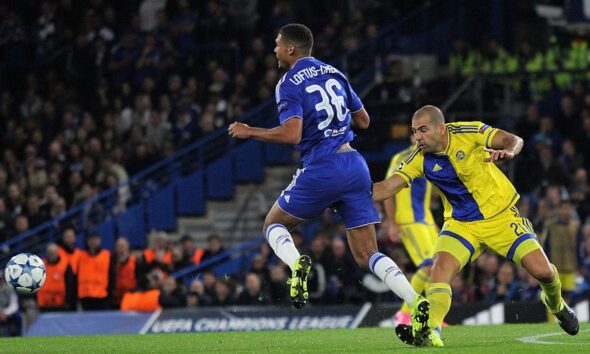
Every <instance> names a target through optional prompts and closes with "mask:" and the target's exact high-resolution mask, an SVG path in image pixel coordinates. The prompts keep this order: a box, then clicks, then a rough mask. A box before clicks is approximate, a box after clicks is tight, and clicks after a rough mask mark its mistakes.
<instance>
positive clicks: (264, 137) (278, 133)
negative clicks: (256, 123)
mask: <svg viewBox="0 0 590 354" xmlns="http://www.w3.org/2000/svg"><path fill="white" fill-rule="evenodd" d="M302 130H303V120H302V119H300V118H299V117H293V118H291V119H288V120H286V121H285V122H284V123H283V124H282V125H279V126H278V127H274V128H270V129H266V128H257V127H251V126H249V125H248V124H245V123H241V122H234V123H232V124H231V125H230V126H229V128H228V130H227V131H228V133H229V136H231V137H232V138H238V139H249V138H253V139H256V140H260V141H264V142H267V143H275V144H291V145H295V144H299V142H300V141H301V132H302Z"/></svg>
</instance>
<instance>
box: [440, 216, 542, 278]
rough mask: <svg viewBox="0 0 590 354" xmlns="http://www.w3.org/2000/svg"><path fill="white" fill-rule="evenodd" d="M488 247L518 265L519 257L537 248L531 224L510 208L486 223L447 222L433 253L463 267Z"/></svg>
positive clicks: (485, 221) (480, 221)
mask: <svg viewBox="0 0 590 354" xmlns="http://www.w3.org/2000/svg"><path fill="white" fill-rule="evenodd" d="M486 248H490V249H491V250H493V251H494V252H496V253H498V254H499V255H501V256H504V257H506V258H507V259H508V260H510V261H513V262H514V263H516V264H519V265H520V262H521V259H522V257H524V256H525V255H527V254H529V253H530V252H532V251H534V250H536V249H539V248H541V245H539V242H538V241H537V236H536V235H535V231H534V230H533V226H532V224H531V222H530V221H529V220H528V219H526V218H522V217H520V214H519V213H518V209H516V207H514V206H513V207H511V208H509V209H506V210H505V211H503V212H502V213H500V214H499V215H497V216H495V217H494V218H492V219H488V220H479V221H471V222H464V221H457V220H453V219H450V220H447V221H445V224H444V225H443V228H442V230H441V232H440V234H439V237H438V238H437V240H436V244H435V248H434V249H435V252H441V251H443V252H449V253H450V254H452V255H453V256H455V258H457V260H458V261H459V263H460V264H461V268H463V267H464V266H465V265H466V264H467V263H469V262H471V261H473V260H475V259H476V258H477V257H479V255H480V254H481V252H483V251H484V250H485V249H486Z"/></svg>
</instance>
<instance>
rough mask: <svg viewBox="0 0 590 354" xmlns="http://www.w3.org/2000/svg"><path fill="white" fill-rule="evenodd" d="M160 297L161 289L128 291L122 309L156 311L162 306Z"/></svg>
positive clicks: (122, 301) (122, 302) (124, 296)
mask: <svg viewBox="0 0 590 354" xmlns="http://www.w3.org/2000/svg"><path fill="white" fill-rule="evenodd" d="M159 299H160V290H159V289H151V290H146V291H137V292H128V293H125V295H123V299H122V300H121V311H145V312H151V311H156V310H159V309H161V308H162V306H160V302H159Z"/></svg>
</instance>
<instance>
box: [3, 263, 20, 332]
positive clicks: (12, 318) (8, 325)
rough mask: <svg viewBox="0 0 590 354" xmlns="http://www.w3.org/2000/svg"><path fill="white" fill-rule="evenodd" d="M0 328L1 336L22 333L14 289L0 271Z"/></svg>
mask: <svg viewBox="0 0 590 354" xmlns="http://www.w3.org/2000/svg"><path fill="white" fill-rule="evenodd" d="M0 273H1V274H0V330H2V332H3V333H2V336H3V337H8V336H10V337H19V336H21V335H22V316H21V314H20V312H19V310H18V309H19V305H18V296H17V295H16V290H14V288H13V287H12V286H11V285H8V284H7V283H6V281H5V279H4V272H0Z"/></svg>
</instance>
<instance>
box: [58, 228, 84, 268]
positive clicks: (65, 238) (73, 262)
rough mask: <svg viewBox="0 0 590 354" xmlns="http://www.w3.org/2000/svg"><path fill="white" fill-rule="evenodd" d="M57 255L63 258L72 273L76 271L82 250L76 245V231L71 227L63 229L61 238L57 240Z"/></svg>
mask: <svg viewBox="0 0 590 354" xmlns="http://www.w3.org/2000/svg"><path fill="white" fill-rule="evenodd" d="M57 245H58V248H57V252H58V253H59V257H60V258H63V259H65V260H66V261H67V262H68V264H69V265H70V267H72V271H73V272H74V274H76V273H77V272H78V263H79V260H80V253H81V252H82V250H80V249H79V248H77V247H76V232H75V231H74V229H72V228H67V229H65V230H64V232H63V234H62V237H61V240H59V241H58V242H57Z"/></svg>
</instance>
